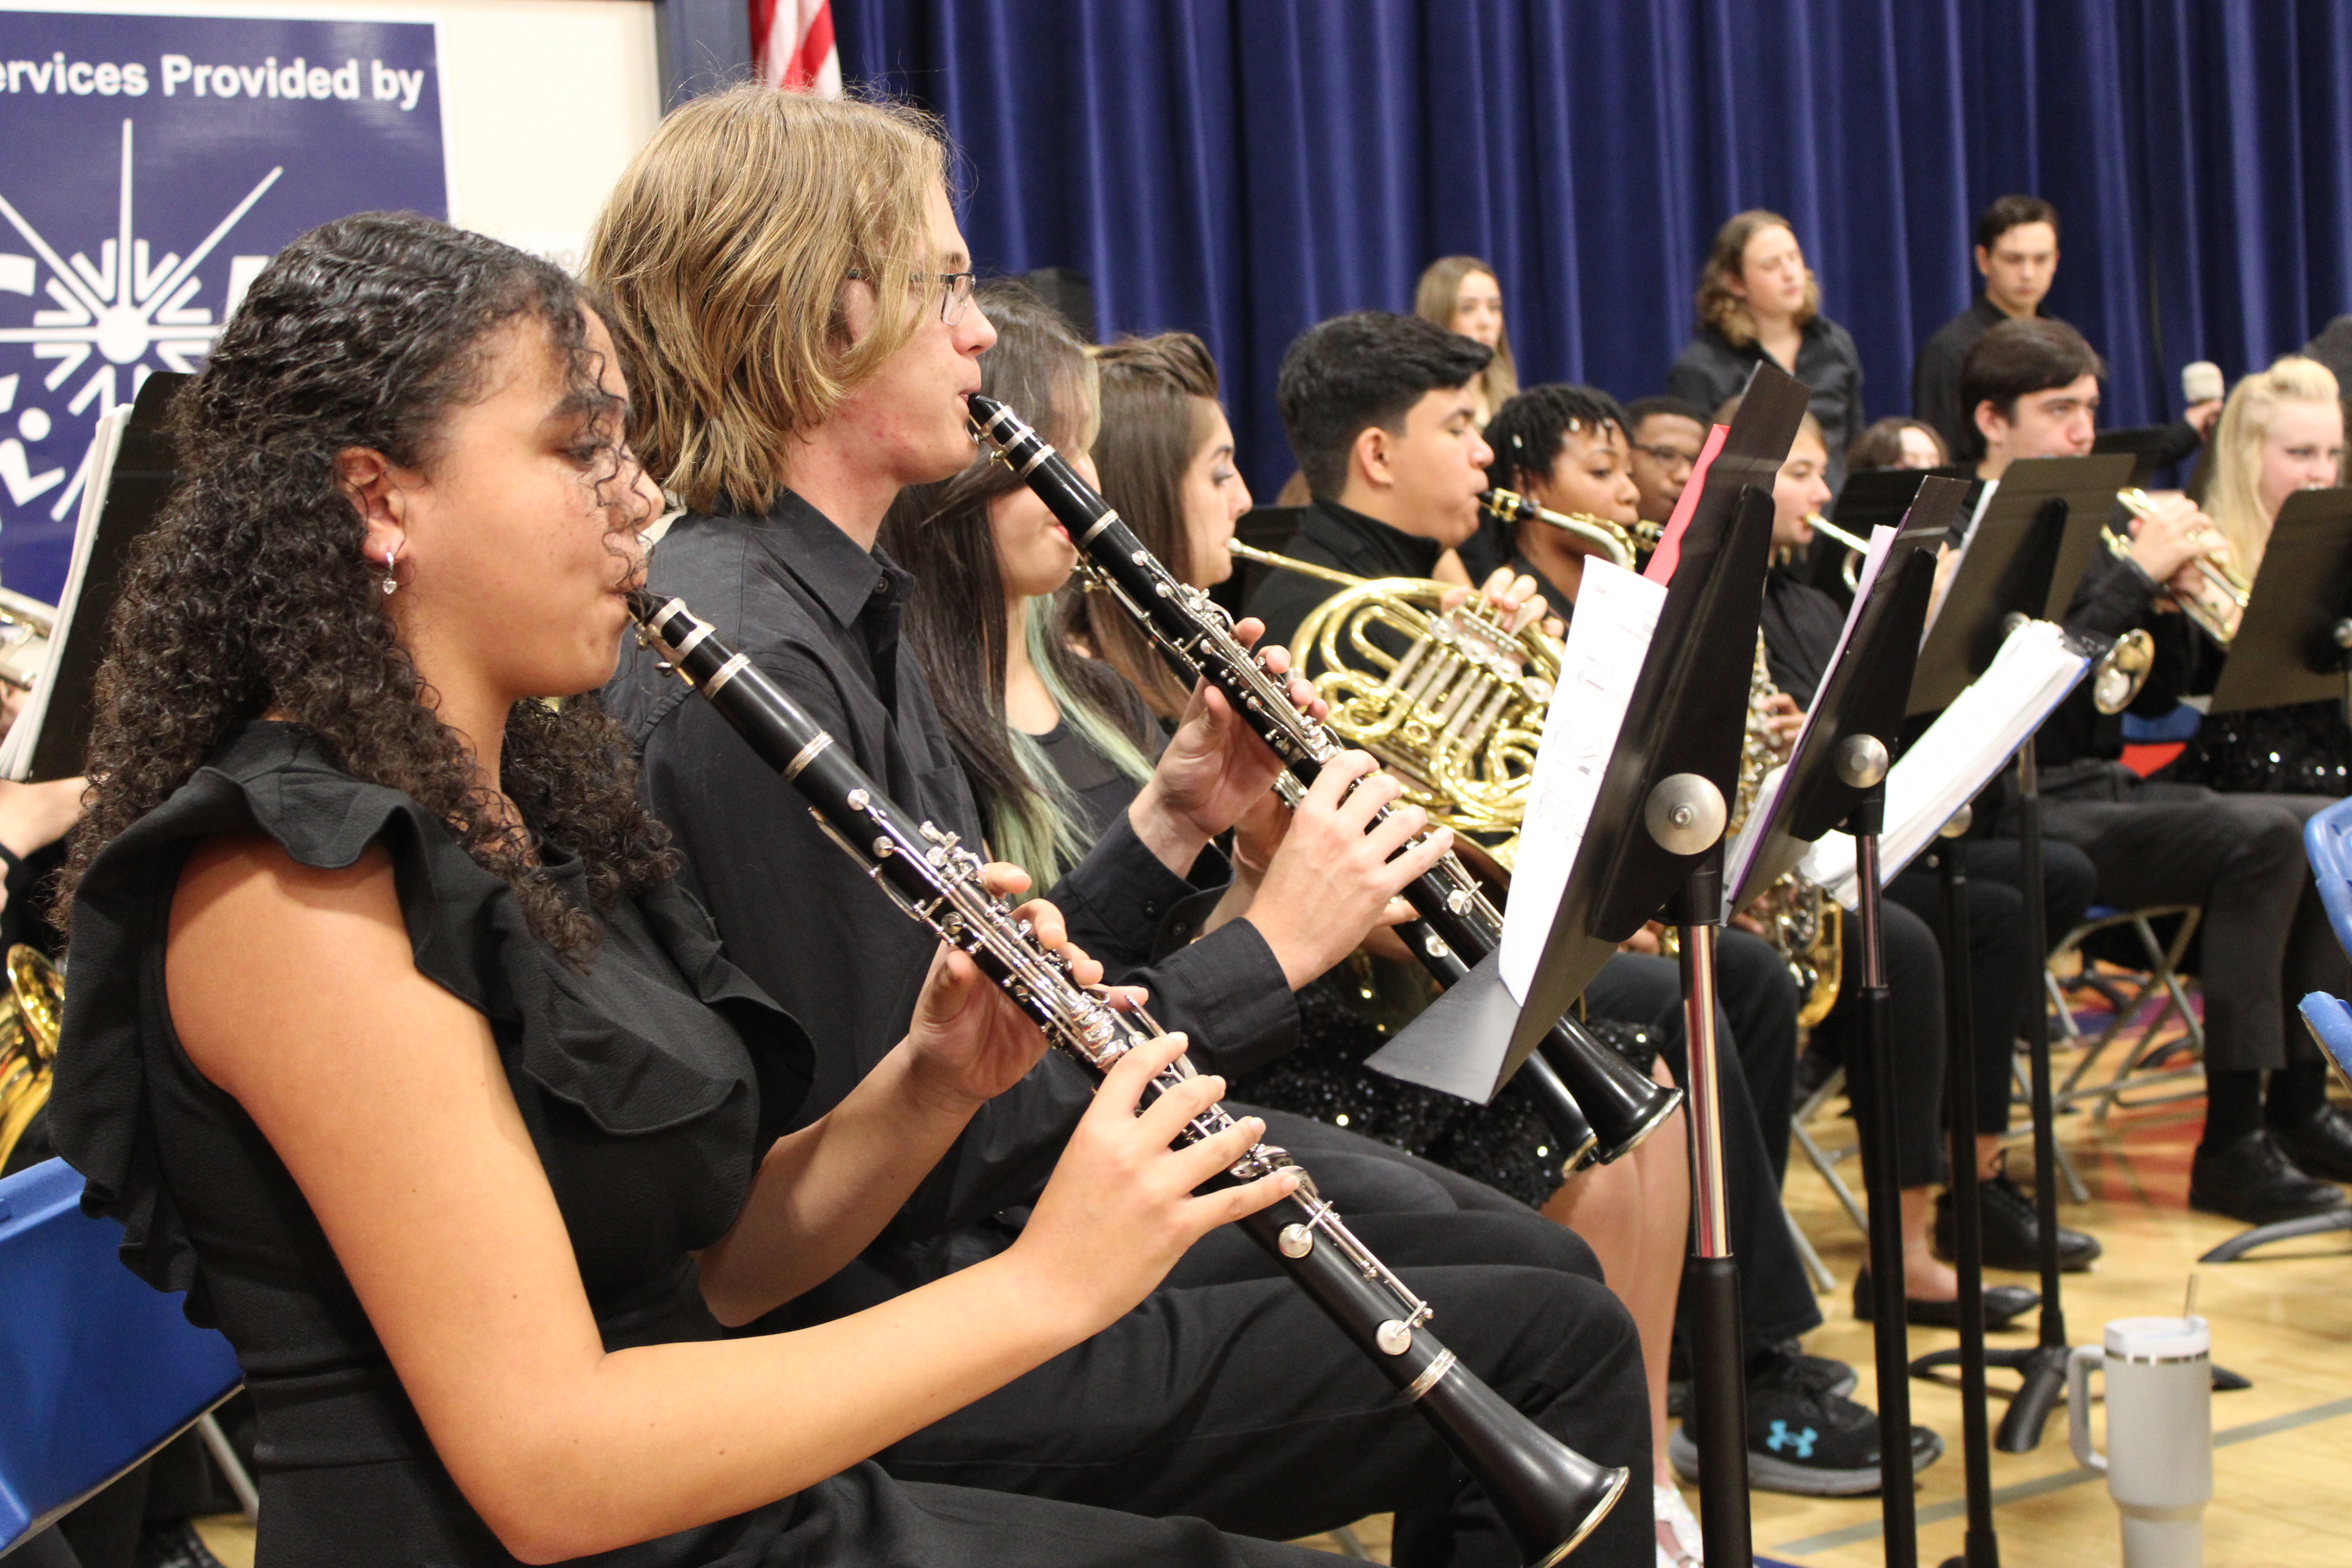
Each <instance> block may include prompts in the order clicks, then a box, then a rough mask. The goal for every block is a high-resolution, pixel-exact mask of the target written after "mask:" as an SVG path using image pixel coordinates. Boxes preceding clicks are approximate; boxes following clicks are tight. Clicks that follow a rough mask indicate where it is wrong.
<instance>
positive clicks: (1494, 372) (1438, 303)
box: [1412, 256, 1519, 424]
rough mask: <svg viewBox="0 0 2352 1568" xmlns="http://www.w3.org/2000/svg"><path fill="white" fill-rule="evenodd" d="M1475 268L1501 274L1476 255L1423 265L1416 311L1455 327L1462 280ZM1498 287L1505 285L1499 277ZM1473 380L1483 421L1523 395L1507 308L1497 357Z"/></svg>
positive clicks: (1447, 327)
mask: <svg viewBox="0 0 2352 1568" xmlns="http://www.w3.org/2000/svg"><path fill="white" fill-rule="evenodd" d="M1474 272H1483V273H1485V274H1486V276H1487V277H1489V278H1496V277H1497V274H1496V271H1495V269H1494V268H1492V267H1489V266H1488V265H1486V263H1485V262H1483V261H1481V260H1479V259H1478V258H1476V257H1475V256H1441V257H1439V258H1437V259H1436V260H1434V261H1433V262H1431V263H1430V264H1429V265H1428V266H1427V267H1425V268H1423V269H1422V273H1421V281H1420V282H1418V283H1416V284H1414V285H1413V289H1412V313H1413V314H1414V315H1416V316H1419V317H1420V318H1421V319H1422V320H1423V321H1434V322H1436V323H1437V324H1438V325H1439V326H1441V327H1444V329H1445V330H1446V331H1449V332H1450V331H1453V330H1454V301H1455V300H1458V299H1460V298H1461V297H1462V280H1463V279H1465V278H1467V277H1469V276H1470V275H1471V274H1472V273H1474ZM1501 287H1502V285H1501V283H1500V281H1499V280H1498V281H1497V282H1496V288H1498V289H1499V288H1501ZM1471 384H1472V385H1473V386H1475V387H1476V388H1477V390H1478V395H1479V398H1480V399H1481V401H1482V402H1483V403H1484V404H1485V407H1484V409H1483V410H1482V411H1481V415H1480V422H1481V423H1482V424H1483V423H1484V422H1485V421H1486V419H1488V418H1491V417H1493V416H1494V413H1495V410H1496V409H1497V408H1500V407H1501V406H1503V405H1504V404H1506V403H1508V402H1509V401H1510V400H1511V399H1512V398H1514V397H1517V395H1519V365H1518V362H1517V360H1515V359H1513V358H1512V357H1511V317H1510V312H1509V311H1508V310H1505V311H1504V313H1503V332H1502V336H1500V337H1498V338H1496V340H1495V357H1494V358H1493V359H1490V360H1488V361H1487V362H1486V369H1484V370H1482V371H1480V372H1479V373H1478V374H1477V376H1476V378H1475V379H1474V380H1473V381H1472V382H1471Z"/></svg>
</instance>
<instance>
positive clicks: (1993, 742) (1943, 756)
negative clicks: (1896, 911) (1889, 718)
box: [1797, 621, 2091, 910]
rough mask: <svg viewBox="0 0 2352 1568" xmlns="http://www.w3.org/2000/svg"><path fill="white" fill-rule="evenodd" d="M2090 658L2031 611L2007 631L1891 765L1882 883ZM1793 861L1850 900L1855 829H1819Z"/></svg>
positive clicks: (1995, 767)
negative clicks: (1986, 662) (1984, 664)
mask: <svg viewBox="0 0 2352 1568" xmlns="http://www.w3.org/2000/svg"><path fill="white" fill-rule="evenodd" d="M2089 668H2091V661H2090V659H2089V658H2088V657H2086V656H2085V655H2084V654H2082V653H2080V652H2078V651H2077V650H2076V649H2075V647H2074V645H2073V644H2072V643H2070V642H2068V641H2067V640H2066V634H2065V632H2064V631H2063V630H2062V629H2061V628H2060V627H2058V626H2055V625H2053V623H2051V622H2049V621H2028V622H2026V623H2025V624H2024V625H2023V626H2019V627H2018V628H2017V629H2016V630H2015V631H2013V632H2011V633H2010V634H2009V637H2008V639H2007V640H2006V641H2004V642H2003V643H2002V644H2001V645H2000V653H1999V654H1997V655H1995V656H1994V658H1993V661H1992V663H1991V665H1990V667H1989V668H1987V669H1986V670H1985V672H1984V673H1983V674H1982V675H1980V676H1979V677H1977V679H1976V682H1975V684H1973V685H1971V686H1970V687H1969V689H1967V690H1966V691H1963V692H1961V693H1960V695H1959V696H1958V698H1957V699H1955V700H1953V703H1952V705H1951V706H1950V707H1948V708H1947V709H1945V710H1944V711H1943V713H1942V714H1941V715H1940V716H1939V717H1938V718H1937V720H1936V721H1935V722H1934V723H1933V724H1931V725H1929V726H1928V727H1927V733H1926V734H1924V735H1922V736H1920V737H1919V739H1918V740H1917V741H1916V742H1915V743H1914V744H1913V745H1912V747H1911V749H1910V750H1908V751H1906V752H1904V753H1903V755H1902V758H1901V759H1900V760H1899V761H1897V762H1896V763H1895V766H1894V767H1893V768H1891V769H1889V770H1888V772H1887V774H1886V829H1885V833H1883V834H1882V835H1881V836H1880V839H1879V870H1880V879H1881V882H1882V884H1883V883H1885V882H1886V881H1891V880H1893V879H1894V878H1895V874H1896V873H1898V872H1900V871H1901V870H1902V869H1903V868H1904V867H1906V866H1907V865H1909V864H1910V863H1911V860H1912V858H1914V857H1916V855H1917V854H1918V853H1919V851H1921V850H1922V849H1925V848H1926V847H1927V841H1928V840H1929V839H1931V838H1933V837H1936V834H1937V830H1938V829H1939V828H1941V827H1942V826H1944V824H1945V823H1946V822H1948V821H1949V820H1950V819H1951V816H1952V813H1954V812H1956V811H1958V809H1959V808H1960V806H1961V805H1963V804H1964V803H1966V802H1967V801H1969V800H1970V799H1972V798H1974V797H1975V795H1976V794H1977V792H1978V791H1979V790H1980V789H1982V788H1984V786H1985V785H1986V784H1990V782H1992V776H1993V775H1994V774H1995V773H1999V772H2000V770H2001V767H2002V765H2003V764H2004V763H2007V762H2008V761H2009V759H2010V757H2011V754H2012V753H2014V752H2016V750H2017V748H2018V747H2020V746H2021V745H2023V744H2024V743H2025V738H2026V737H2027V736H2028V735H2031V734H2032V733H2033V731H2036V730H2038V729H2040V728H2041V727H2042V721H2043V720H2044V719H2046V718H2048V717H2049V716H2050V711H2051V710H2052V709H2053V708H2055V707H2057V706H2058V704H2059V703H2061V702H2063V701H2064V700H2065V698H2066V694H2067V693H2068V692H2069V691H2072V690H2074V684H2075V682H2077V681H2079V680H2081V679H2083V676H2084V673H2085V672H2086V671H2088V670H2089ZM1797 868H1798V869H1799V870H1800V871H1801V872H1802V873H1804V876H1805V879H1806V880H1808V881H1810V882H1811V883H1812V884H1813V885H1814V886H1816V887H1819V888H1822V889H1827V890H1828V891H1829V892H1830V893H1832V895H1834V896H1835V897H1836V899H1837V901H1838V902H1839V903H1841V904H1843V905H1844V906H1845V907H1846V908H1847V909H1849V910H1850V909H1853V907H1854V905H1855V903H1856V901H1857V898H1858V894H1857V891H1856V889H1855V887H1854V864H1853V836H1852V835H1850V834H1845V833H1825V834H1823V835H1822V838H1821V841H1820V842H1819V843H1817V844H1815V845H1814V846H1813V847H1812V848H1811V851H1809V852H1808V853H1807V854H1806V856H1805V858H1803V859H1802V860H1801V861H1799V862H1798V865H1797Z"/></svg>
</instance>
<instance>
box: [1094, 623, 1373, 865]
mask: <svg viewBox="0 0 2352 1568" xmlns="http://www.w3.org/2000/svg"><path fill="white" fill-rule="evenodd" d="M1264 633H1265V624H1264V623H1263V622H1260V621H1258V620H1255V619H1250V620H1244V621H1243V622H1241V623H1240V624H1239V625H1237V626H1234V637H1235V638H1236V639H1237V640H1239V641H1240V643H1241V644H1242V646H1243V647H1251V646H1252V645H1254V644H1255V642H1256V641H1257V639H1258V638H1259V637H1260V636H1262V635H1263V634H1264ZM1264 652H1265V668H1266V670H1267V672H1268V673H1269V674H1271V675H1273V676H1274V677H1275V678H1276V679H1278V680H1282V681H1283V685H1284V689H1286V691H1287V692H1288V693H1289V696H1290V700H1291V702H1292V703H1293V705H1295V706H1296V707H1297V709H1298V710H1299V711H1300V712H1302V713H1305V714H1307V716H1308V717H1309V718H1314V719H1320V718H1322V717H1323V716H1324V714H1325V713H1326V712H1328V708H1327V706H1326V705H1325V704H1324V702H1323V700H1321V699H1320V698H1318V697H1317V696H1316V695H1315V688H1314V687H1313V686H1311V685H1309V684H1308V683H1307V681H1306V680H1304V679H1300V678H1299V677H1297V676H1296V675H1289V674H1288V671H1289V669H1290V655H1289V652H1288V651H1287V650H1286V649H1284V648H1279V647H1269V648H1266V649H1265V650H1264ZM1286 676H1287V679H1284V678H1285V677H1286ZM1281 772H1282V763H1280V761H1279V760H1277V759H1276V756H1275V754H1274V753H1273V752H1271V751H1268V750H1267V749H1266V745H1265V742H1263V741H1261V740H1259V739H1258V738H1257V736H1256V734H1255V732H1254V731H1251V729H1250V727H1249V726H1248V725H1246V724H1244V723H1243V722H1242V721H1241V719H1240V717H1239V716H1238V715H1236V714H1235V713H1234V710H1233V705H1232V704H1231V703H1229V702H1227V701H1226V700H1225V694H1224V693H1223V692H1222V691H1220V690H1218V689H1216V688H1215V687H1213V686H1212V685H1210V684H1209V683H1208V682H1207V681H1205V680H1203V681H1201V682H1199V683H1197V684H1196V685H1195V686H1194V687H1193V689H1192V700H1191V701H1190V702H1189V703H1187V704H1186V706H1185V709H1184V716H1183V720H1182V721H1181V722H1180V723H1179V724H1178V725H1177V726H1176V733H1175V735H1174V736H1173V737H1172V738H1171V739H1170V741H1169V742H1168V748H1167V750H1166V751H1164V752H1160V765H1159V766H1158V767H1156V768H1154V769H1153V770H1152V773H1151V777H1150V780H1148V781H1147V782H1146V783H1145V784H1144V786H1143V789H1142V791H1141V792H1140V793H1139V794H1138V795H1137V796H1136V797H1135V801H1134V803H1133V804H1132V805H1129V807H1128V820H1129V823H1130V824H1131V825H1132V826H1134V828H1135V831H1136V835H1137V837H1140V838H1141V839H1142V840H1143V841H1144V842H1145V843H1146V844H1149V845H1150V846H1152V847H1153V848H1154V849H1155V850H1158V851H1160V853H1161V858H1162V859H1163V860H1171V857H1172V856H1174V855H1175V854H1177V853H1178V852H1179V851H1181V858H1182V859H1183V861H1184V864H1183V865H1181V866H1178V865H1174V864H1172V860H1171V865H1170V868H1171V870H1173V871H1175V872H1176V873H1177V874H1178V875H1179V876H1181V875H1183V873H1184V872H1185V871H1186V870H1187V869H1189V868H1190V867H1191V864H1192V857H1193V856H1194V855H1197V854H1198V853H1199V852H1200V848H1201V846H1202V845H1203V844H1205V843H1207V842H1208V841H1209V840H1210V839H1211V838H1213V837H1215V836H1216V835H1218V834H1220V833H1223V831H1224V830H1225V829H1226V828H1228V827H1231V826H1234V823H1236V822H1238V821H1240V820H1241V817H1242V815H1243V813H1244V812H1246V811H1248V810H1249V808H1250V807H1251V806H1253V805H1255V804H1257V801H1258V799H1259V797H1261V796H1262V795H1265V792H1266V791H1268V790H1270V789H1272V788H1273V787H1274V781H1275V778H1276V775H1277V774H1279V773H1281Z"/></svg>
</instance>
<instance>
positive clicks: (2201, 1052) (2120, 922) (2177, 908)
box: [2042, 904, 2205, 1201]
mask: <svg viewBox="0 0 2352 1568" xmlns="http://www.w3.org/2000/svg"><path fill="white" fill-rule="evenodd" d="M2167 915H2178V916H2179V917H2180V929H2179V931H2177V932H2175V933H2174V935H2173V938H2172V943H2171V945H2170V946H2166V945H2164V944H2163V943H2161V942H2158V941H2157V940H2156V929H2155V927H2154V926H2153V925H2151V924H2150V923H2149V922H2150V921H2157V920H2161V919H2163V918H2164V917H2165V916H2167ZM2203 918H2204V910H2201V909H2200V908H2199V907H2198V906H2196V905H2195V904H2150V905H2147V907H2145V908H2143V909H2137V910H2118V909H2111V908H2099V909H2094V910H2091V911H2090V914H2089V915H2088V916H2087V917H2086V918H2085V919H2084V921H2083V923H2082V924H2080V925H2078V926H2076V927H2075V928H2074V930H2073V931H2068V932H2067V933H2066V935H2065V936H2064V938H2063V939H2062V940H2061V941H2060V942H2059V943H2058V946H2057V947H2056V949H2055V950H2053V952H2052V953H2051V955H2050V961H2051V963H2053V964H2054V963H2058V962H2060V961H2061V960H2063V958H2064V957H2065V956H2066V955H2067V954H2068V953H2070V952H2080V950H2081V948H2082V945H2083V943H2084V942H2085V941H2087V940H2088V939H2090V938H2091V937H2093V936H2095V935H2096V934H2098V933H2099V932H2101V931H2113V930H2116V929H2117V928H2126V927H2127V928H2129V930H2130V931H2131V932H2132V934H2133V935H2134V936H2136V937H2137V938H2138V939H2139V945H2140V952H2142V953H2143V954H2144V955H2145V956H2146V957H2147V979H2145V980H2142V981H2137V982H2136V983H2134V984H2132V985H2131V986H2130V993H2131V994H2130V995H2129V997H2128V998H2127V999H2126V1001H2124V1002H2123V1003H2121V1004H2120V1005H2117V1006H2116V1015H2115V1017H2114V1019H2113V1020H2112V1021H2110V1022H2109V1023H2108V1025H2107V1026H2106V1027H2105V1029H2103V1030H2101V1031H2100V1032H2099V1035H2098V1037H2097V1038H2095V1039H2094V1040H2092V1041H2090V1042H2089V1043H2088V1045H2087V1046H2084V1050H2083V1055H2082V1057H2081V1058H2080V1059H2079V1060H2077V1061H2076V1062H2075V1063H2074V1067H2073V1068H2071V1069H2070V1070H2069V1071H2068V1072H2067V1074H2066V1079H2065V1081H2064V1082H2063V1083H2062V1084H2060V1085H2059V1086H2058V1089H2057V1091H2056V1092H2055V1093H2054V1094H2053V1095H2052V1096H2051V1097H2050V1099H2051V1108H2052V1109H2053V1110H2059V1111H2065V1110H2074V1109H2075V1108H2076V1107H2078V1106H2082V1105H2086V1104H2087V1105H2090V1106H2091V1107H2093V1110H2092V1112H2091V1117H2092V1120H2093V1121H2105V1120H2106V1118H2107V1112H2109V1111H2110V1110H2114V1109H2115V1107H2116V1105H2117V1104H2118V1103H2122V1104H2126V1105H2131V1106H2140V1105H2161V1104H2164V1103H2166V1102H2168V1101H2169V1100H2193V1099H2195V1098H2196V1097H2197V1096H2199V1095H2200V1094H2202V1093H2204V1092H2205V1090H2204V1076H2205V1069H2204V1065H2203V1064H2204V1059H2205V1026H2204V1024H2203V1023H2202V1022H2201V1021H2200V1020H2199V1018H2198V1016H2197V1012H2196V1009H2195V1008H2193V1007H2191V1006H2190V1005H2189V994H2188V992H2187V991H2186V990H2185V989H2184V988H2183V987H2182V986H2181V984H2180V975H2179V966H2180V959H2181V955H2182V954H2184V953H2186V952H2188V951H2189V939H2190V938H2192V937H2194V936H2195V935H2196V934H2197V926H2198V923H2199V922H2200V921H2201V920H2202V919H2203ZM2085 962H2086V963H2087V960H2086V961H2085ZM2042 973H2043V983H2044V984H2045V985H2046V986H2047V987H2048V988H2049V991H2050V995H2051V1000H2052V1001H2053V1002H2054V1003H2055V1004H2056V1005H2057V1008H2058V1016H2059V1019H2060V1020H2061V1025H2060V1026H2061V1027H2062V1028H2063V1029H2064V1030H2065V1032H2066V1037H2067V1038H2068V1039H2069V1040H2071V1041H2073V1042H2074V1044H2076V1045H2083V1043H2084V1042H2083V1034H2082V1031H2081V1030H2080V1029H2079V1028H2078V1027H2076V1026H2075V1023H2074V1012H2073V1010H2072V1009H2071V1008H2069V1007H2068V1006H2067V1005H2066V997H2065V993H2064V991H2063V989H2062V988H2061V987H2060V985H2059V983H2058V977H2057V976H2056V974H2054V973H2051V971H2050V970H2049V969H2048V968H2046V967H2045V968H2044V970H2043V972H2042ZM2159 989H2161V990H2162V991H2163V993H2164V1003H2163V1005H2161V1006H2159V1007H2158V1009H2157V1011H2156V1016H2154V1017H2152V1018H2150V1019H2149V1020H2148V1021H2147V1023H2146V1024H2145V1025H2144V1026H2140V1027H2139V1028H2138V1029H2137V1031H2136V1032H2135V1035H2134V1039H2133V1042H2132V1044H2131V1045H2130V1046H2128V1047H2126V1049H2125V1050H2124V1053H2123V1058H2122V1060H2121V1061H2119V1062H2118V1063H2116V1068H2115V1071H2114V1072H2113V1073H2111V1074H2110V1075H2109V1076H2108V1078H2107V1079H2106V1081H2105V1082H2104V1083H2098V1084H2090V1083H2086V1082H2085V1081H2084V1080H2085V1079H2088V1078H2089V1077H2090V1075H2091V1070H2092V1068H2094V1067H2095V1066H2096V1065H2097V1064H2098V1062H2099V1060H2100V1058H2102V1057H2104V1056H2105V1054H2106V1052H2107V1050H2108V1048H2109V1047H2111V1046H2113V1045H2114V1044H2116V1041H2117V1040H2118V1039H2120V1038H2121V1037H2123V1036H2124V1034H2125V1032H2126V1030H2129V1029H2130V1028H2131V1026H2132V1021H2133V1020H2134V1019H2135V1018H2137V1016H2139V1012H2140V1008H2141V1006H2142V1005H2144V1004H2145V1003H2146V1002H2147V999H2148V998H2149V997H2150V996H2152V995H2154V994H2156V993H2157V991H2158V990H2159ZM2176 1017H2177V1018H2179V1020H2180V1024H2181V1027H2182V1029H2183V1030H2184V1031H2185V1037H2184V1038H2183V1039H2178V1040H2165V1041H2158V1038H2157V1036H2158V1034H2159V1033H2161V1032H2162V1030H2163V1028H2164V1026H2165V1023H2166V1021H2167V1020H2168V1019H2171V1018H2176ZM2184 1052H2185V1053H2186V1054H2187V1057H2188V1059H2187V1061H2185V1062H2184V1063H2183V1064H2182V1065H2180V1066H2178V1067H2168V1066H2166V1065H2165V1064H2166V1063H2168V1061H2170V1060H2171V1058H2174V1057H2176V1056H2179V1055H2181V1054H2182V1053H2184ZM2191 1080H2194V1082H2195V1084H2196V1086H2197V1087H2195V1088H2193V1089H2180V1090H2178V1091H2176V1092H2174V1093H2169V1094H2161V1095H2154V1096H2149V1097H2147V1098H2139V1097H2137V1094H2136V1091H2137V1090H2141V1089H2152V1088H2156V1087H2158V1086H2161V1085H2164V1084H2171V1083H2186V1082H2189V1081H2191ZM2126 1093H2135V1098H2133V1099H2131V1100H2125V1099H2124V1098H2123V1097H2124V1096H2125V1095H2126ZM2078 1201H2079V1200H2078Z"/></svg>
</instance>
